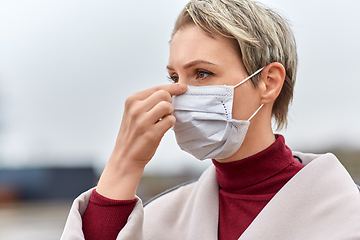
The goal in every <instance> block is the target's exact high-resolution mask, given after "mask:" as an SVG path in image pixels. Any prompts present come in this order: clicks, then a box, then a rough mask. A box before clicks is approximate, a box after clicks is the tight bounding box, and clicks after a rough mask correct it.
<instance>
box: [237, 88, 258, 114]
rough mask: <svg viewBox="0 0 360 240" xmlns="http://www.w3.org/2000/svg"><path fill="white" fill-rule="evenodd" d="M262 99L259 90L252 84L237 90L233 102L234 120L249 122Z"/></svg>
mask: <svg viewBox="0 0 360 240" xmlns="http://www.w3.org/2000/svg"><path fill="white" fill-rule="evenodd" d="M259 104H260V98H259V95H258V92H257V90H256V89H255V88H254V87H252V84H251V83H250V82H246V83H244V84H243V85H240V86H239V87H237V88H235V90H234V102H233V113H232V115H233V119H237V120H248V119H249V118H250V116H251V115H252V114H253V113H254V112H255V111H256V109H258V107H259V106H260V105H259Z"/></svg>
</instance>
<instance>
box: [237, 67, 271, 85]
mask: <svg viewBox="0 0 360 240" xmlns="http://www.w3.org/2000/svg"><path fill="white" fill-rule="evenodd" d="M264 68H265V67H262V68H260V69H259V70H257V71H256V72H254V73H253V74H251V75H250V76H248V77H247V78H245V79H244V80H242V81H241V82H239V83H238V84H236V85H235V86H234V88H236V87H238V86H240V85H241V84H243V83H244V82H246V81H247V80H249V79H250V78H252V77H253V76H255V75H256V74H258V73H259V72H261V71H262V70H263V69H264Z"/></svg>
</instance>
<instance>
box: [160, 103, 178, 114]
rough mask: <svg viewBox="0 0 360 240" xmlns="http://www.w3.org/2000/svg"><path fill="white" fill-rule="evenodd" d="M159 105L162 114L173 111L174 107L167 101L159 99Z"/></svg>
mask: <svg viewBox="0 0 360 240" xmlns="http://www.w3.org/2000/svg"><path fill="white" fill-rule="evenodd" d="M159 106H160V107H161V109H162V111H163V112H164V114H172V113H173V111H174V108H173V106H172V104H171V103H169V102H166V101H161V102H160V103H159Z"/></svg>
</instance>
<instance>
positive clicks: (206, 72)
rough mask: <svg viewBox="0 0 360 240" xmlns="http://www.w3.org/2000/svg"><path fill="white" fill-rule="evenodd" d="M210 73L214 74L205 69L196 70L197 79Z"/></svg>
mask: <svg viewBox="0 0 360 240" xmlns="http://www.w3.org/2000/svg"><path fill="white" fill-rule="evenodd" d="M210 75H213V73H212V72H209V71H205V70H197V71H196V79H204V78H206V77H208V76H210Z"/></svg>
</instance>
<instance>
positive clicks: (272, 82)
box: [260, 62, 286, 103]
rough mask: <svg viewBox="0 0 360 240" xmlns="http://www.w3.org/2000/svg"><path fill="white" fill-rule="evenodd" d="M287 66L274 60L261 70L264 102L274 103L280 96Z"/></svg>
mask: <svg viewBox="0 0 360 240" xmlns="http://www.w3.org/2000/svg"><path fill="white" fill-rule="evenodd" d="M285 75H286V72H285V68H284V66H283V65H282V64H281V63H278V62H273V63H270V64H269V65H267V66H266V67H265V68H264V69H263V70H262V72H261V77H260V81H261V90H262V93H261V95H262V96H261V97H262V103H273V102H275V100H276V98H277V97H278V96H279V94H280V92H281V89H282V86H283V84H284V80H285Z"/></svg>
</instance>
